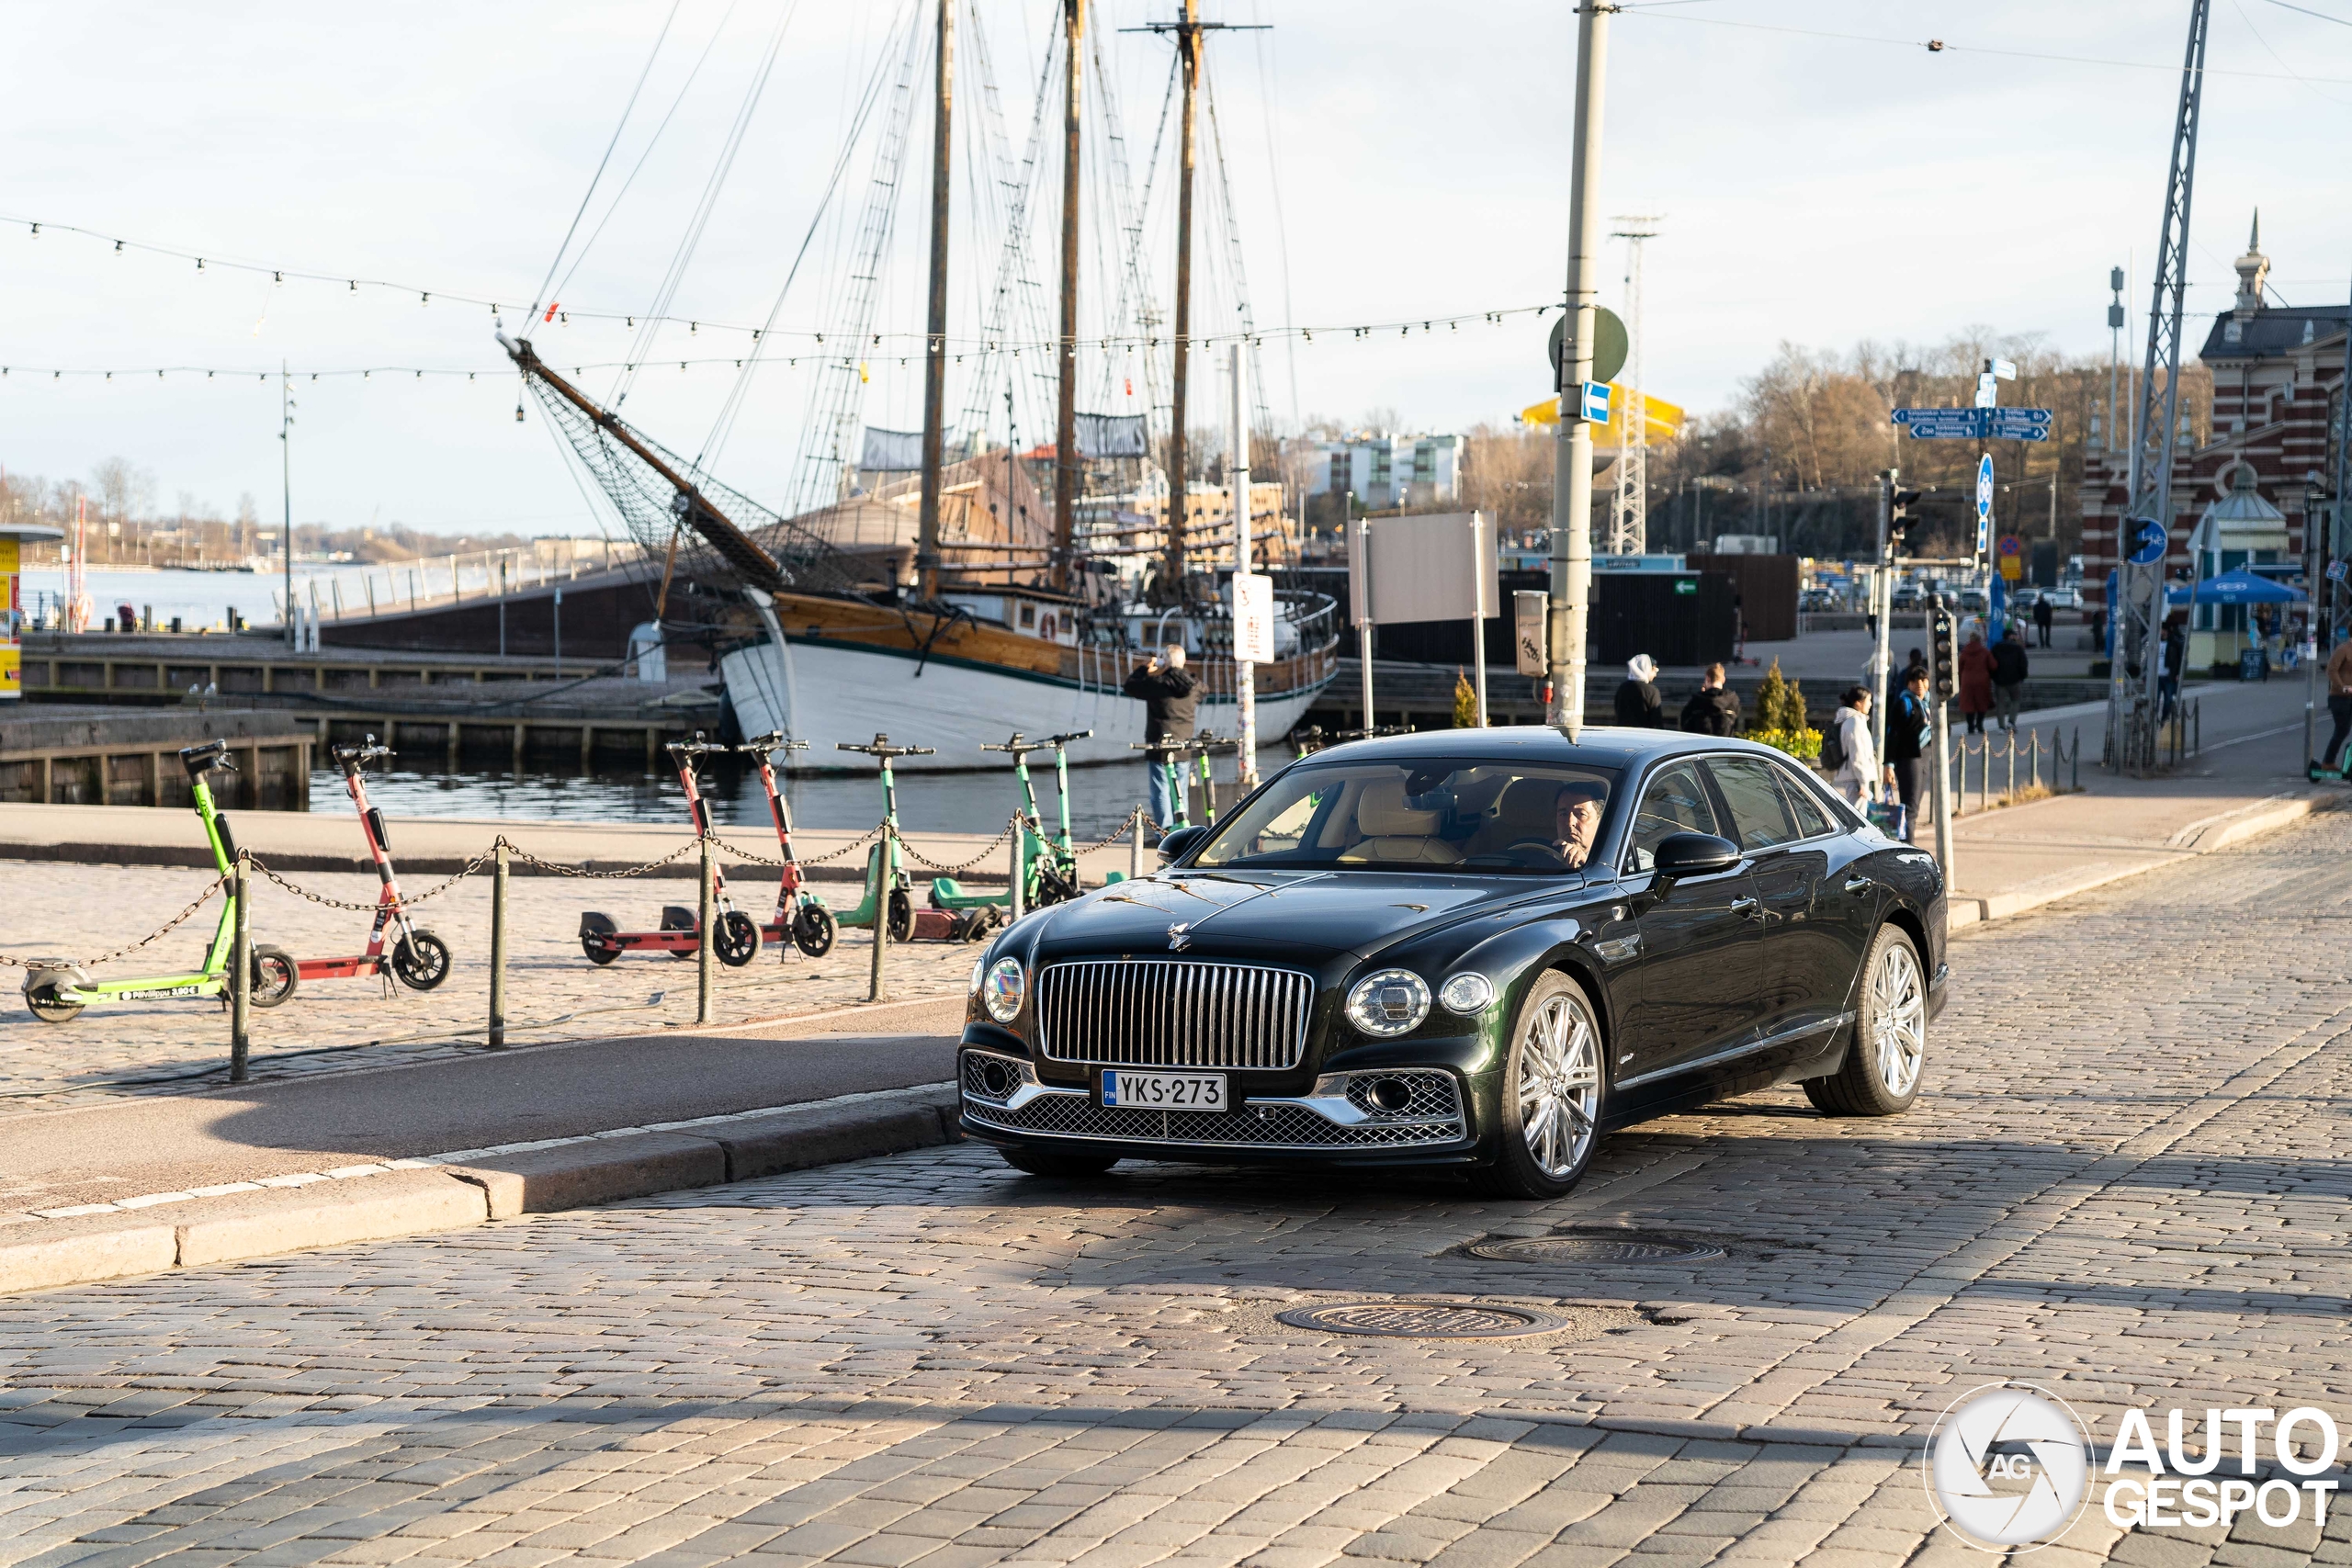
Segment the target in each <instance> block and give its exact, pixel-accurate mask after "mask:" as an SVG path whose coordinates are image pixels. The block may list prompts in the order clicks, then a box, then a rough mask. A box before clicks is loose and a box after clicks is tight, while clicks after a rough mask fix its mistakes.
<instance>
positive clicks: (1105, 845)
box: [1071, 811, 1159, 855]
mask: <svg viewBox="0 0 2352 1568" xmlns="http://www.w3.org/2000/svg"><path fill="white" fill-rule="evenodd" d="M1137 815H1138V814H1137V813H1136V812H1133V811H1130V812H1128V813H1127V814H1126V816H1125V817H1124V818H1121V819H1120V822H1119V825H1118V826H1117V827H1116V828H1114V829H1111V836H1110V837H1109V838H1107V839H1097V840H1094V842H1092V843H1091V844H1088V845H1087V846H1085V847H1084V848H1083V849H1078V850H1073V851H1071V853H1072V854H1080V855H1091V854H1092V853H1093V852H1095V851H1097V850H1107V849H1109V848H1110V847H1111V846H1112V845H1113V844H1115V843H1117V842H1118V841H1119V840H1121V839H1124V838H1125V837H1126V836H1127V829H1130V828H1133V827H1134V826H1135V825H1136V816H1137ZM1152 825H1153V826H1154V827H1158V826H1159V824H1158V823H1154V824H1152Z"/></svg>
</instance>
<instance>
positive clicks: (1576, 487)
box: [1365, 0, 1616, 741]
mask: <svg viewBox="0 0 2352 1568" xmlns="http://www.w3.org/2000/svg"><path fill="white" fill-rule="evenodd" d="M1615 9H1616V7H1615V6H1608V5H1604V4H1602V0H1583V3H1582V4H1581V5H1579V6H1577V98H1576V114H1577V118H1576V141H1575V143H1574V147H1573V150H1572V152H1571V155H1570V156H1571V161H1570V164H1569V169H1568V294H1567V311H1568V318H1567V331H1566V334H1565V341H1563V342H1562V344H1561V345H1560V394H1561V398H1560V423H1559V433H1558V434H1557V435H1556V437H1555V440H1554V445H1553V454H1554V468H1553V479H1552V581H1551V591H1552V593H1551V604H1550V607H1549V613H1548V615H1546V617H1545V625H1544V641H1545V645H1546V647H1545V664H1546V666H1547V668H1548V671H1549V674H1550V680H1551V686H1552V691H1551V697H1550V700H1549V701H1548V702H1547V703H1546V704H1545V705H1544V708H1545V711H1544V720H1545V722H1547V723H1550V724H1555V725H1558V726H1560V727H1562V728H1565V729H1566V731H1567V734H1568V739H1570V740H1571V741H1573V740H1576V739H1578V738H1580V737H1581V736H1582V735H1583V733H1584V643H1585V621H1586V611H1587V605H1588V602H1589V599H1590V597H1591V593H1592V426H1591V424H1590V423H1588V422H1587V421H1586V420H1585V419H1584V417H1583V414H1584V410H1583V409H1582V408H1580V407H1575V406H1571V403H1570V400H1571V399H1572V398H1576V397H1577V396H1578V395H1579V392H1580V389H1581V388H1582V386H1583V383H1585V382H1587V381H1589V380H1590V379H1592V350H1593V342H1592V336H1593V310H1594V307H1595V305H1596V304H1597V303H1598V300H1597V299H1596V298H1595V296H1596V295H1597V294H1598V293H1599V291H1600V290H1599V285H1600V265H1599V264H1600V256H1599V255H1598V254H1595V253H1596V251H1597V249H1598V247H1599V245H1600V232H1601V230H1600V109H1601V94H1602V89H1603V85H1604V81H1605V77H1604V71H1605V67H1606V65H1607V62H1608V49H1609V16H1610V13H1611V11H1613V10H1615ZM1365 727H1366V728H1371V723H1370V719H1369V718H1368V717H1367V719H1366V721H1365Z"/></svg>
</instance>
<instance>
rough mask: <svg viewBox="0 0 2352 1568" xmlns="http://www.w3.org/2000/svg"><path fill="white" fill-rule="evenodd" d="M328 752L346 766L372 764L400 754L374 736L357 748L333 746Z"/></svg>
mask: <svg viewBox="0 0 2352 1568" xmlns="http://www.w3.org/2000/svg"><path fill="white" fill-rule="evenodd" d="M327 751H328V754H329V755H330V756H332V757H334V760H335V761H338V762H343V763H346V764H349V763H363V762H372V761H376V760H377V759H378V758H379V757H396V756H398V755H399V754H400V753H399V752H397V751H394V750H392V749H391V748H390V747H389V746H386V745H383V744H381V743H379V741H378V740H377V739H376V738H375V737H374V736H372V735H370V736H369V737H368V739H366V740H365V741H364V742H362V743H361V744H359V745H357V746H331V747H329V748H327Z"/></svg>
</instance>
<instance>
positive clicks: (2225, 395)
mask: <svg viewBox="0 0 2352 1568" xmlns="http://www.w3.org/2000/svg"><path fill="white" fill-rule="evenodd" d="M2233 265H2235V267H2236V270H2237V275H2238V289H2237V298H2236V299H2235V300H2234V301H2233V304H2232V306H2231V308H2230V309H2229V310H2225V311H2223V312H2222V314H2221V315H2220V316H2218V317H2217V318H2215V320H2214V321H2213V323H2212V327H2211V330H2210V331H2209V332H2208V333H2207V334H2206V338H2205V344H2204V346H2203V347H2202V348H2200V349H2199V350H2198V355H2197V356H2198V358H2199V360H2201V361H2202V362H2203V363H2204V365H2205V366H2206V367H2207V368H2208V369H2210V370H2211V372H2212V375H2213V421H2212V430H2211V434H2210V435H2209V436H2208V437H2207V439H2206V440H2205V441H2204V443H2203V444H2202V445H2199V443H2198V441H2197V440H2196V439H2195V438H2194V437H2193V436H2191V437H2184V438H2183V439H2181V440H2180V441H2179V442H2178V443H2177V446H2176V447H2175V457H2174V460H2173V470H2172V528H2171V533H2172V540H2171V545H2170V547H2169V549H2168V551H2167V553H2166V557H2165V567H2166V572H2167V575H2168V576H2169V575H2171V574H2172V572H2173V570H2175V569H2183V568H2187V567H2188V566H2189V564H2190V555H2189V551H2190V548H2191V536H2192V535H2194V536H2196V547H2198V548H2199V549H2200V550H2202V551H2204V552H2205V558H2204V561H2203V563H2202V566H2203V574H2204V575H2207V576H2211V575H2213V574H2214V573H2215V572H2216V571H2227V570H2231V569H2233V568H2234V567H2238V566H2245V565H2249V564H2255V565H2258V564H2261V563H2263V562H2267V561H2300V560H2301V558H2302V551H2303V544H2304V532H2303V530H2304V520H2305V514H2306V513H2307V512H2308V511H2310V510H2311V509H2312V503H2313V502H2314V501H2317V502H2319V503H2320V505H2321V506H2322V507H2324V505H2325V497H2326V496H2327V494H2328V491H2329V490H2330V488H2331V485H2332V475H2333V473H2334V471H2335V449H2334V447H2333V446H2331V444H2330V442H2329V439H2328V432H2329V430H2330V428H2331V427H2332V426H2333V427H2336V428H2340V427H2341V424H2342V417H2341V412H2340V410H2341V405H2342V401H2343V395H2342V394H2343V379H2344V336H2345V328H2346V318H2347V315H2352V308H2347V307H2346V305H2344V304H2341V303H2338V304H2334V305H2318V306H2298V307H2289V306H2285V305H2274V304H2269V303H2267V302H2266V301H2265V299H2264V288H2263V285H2264V279H2265V277H2266V276H2267V274H2268V272H2269V270H2270V259H2269V258H2268V257H2267V256H2266V255H2264V254H2262V246H2261V224H2260V218H2259V216H2258V215H2257V217H2256V227H2255V232H2254V236H2253V238H2252V239H2251V240H2249V241H2248V243H2247V246H2246V254H2245V255H2243V256H2240V257H2239V258H2238V259H2237V261H2236V262H2235V263H2234V264H2233ZM2191 330H2194V329H2193V325H2192V327H2191ZM2130 479H2131V454H2130V452H2129V451H2127V450H2126V449H2125V445H2124V443H2123V442H2122V441H2121V440H2119V439H2116V438H2115V434H2114V433H2111V432H2110V433H2109V445H2107V446H2100V445H2099V444H2098V442H2097V441H2096V440H2095V441H2094V442H2093V443H2092V445H2091V447H2090V449H2089V450H2087V451H2086V453H2085V454H2084V459H2083V487H2082V505H2083V590H2084V600H2085V605H2086V610H2088V611H2090V612H2092V613H2096V612H2098V611H2101V610H2104V609H2105V608H2106V607H2107V606H2106V597H2107V574H2108V572H2109V570H2112V569H2113V568H2114V567H2115V565H2116V534H2117V528H2118V525H2119V522H2120V519H2121V518H2122V517H2123V515H2124V514H2125V513H2126V512H2127V511H2128V509H2129V508H2130V506H2131V494H2130V491H2129V489H2128V488H2127V487H2128V486H2129V484H2130ZM2208 513H2211V516H2210V518H2209V516H2208ZM2320 515H2321V516H2323V517H2324V512H2323V513H2320ZM2213 618H2214V616H2213V612H2212V611H2211V610H2210V609H2208V610H2207V611H2205V612H2204V613H2203V614H2201V615H2200V616H2199V622H2200V625H2201V624H2202V623H2203V622H2205V621H2208V620H2212V619H2213ZM2233 618H2238V619H2242V615H2241V616H2238V617H2231V616H2227V615H2224V616H2223V617H2222V619H2223V620H2230V619H2233ZM2216 629H2225V628H2222V627H2219V626H2217V627H2216ZM2199 640H2200V642H2204V641H2206V640H2207V639H2203V638H2200V639H2199ZM2205 652H2206V650H2205V649H2203V648H2199V649H2191V651H2190V660H2191V663H2192V665H2193V664H2194V663H2196V662H2197V661H2198V660H2199V655H2200V654H2203V653H2205ZM2226 652H2227V650H2226V649H2222V648H2218V647H2217V648H2213V649H2212V655H2222V656H2226ZM2208 657H2211V655H2208Z"/></svg>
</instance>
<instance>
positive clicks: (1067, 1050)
mask: <svg viewBox="0 0 2352 1568" xmlns="http://www.w3.org/2000/svg"><path fill="white" fill-rule="evenodd" d="M1314 1003H1315V977H1314V976H1311V975H1306V974H1302V973H1300V972H1299V971H1298V970H1295V969H1272V968H1266V967H1263V966H1261V965H1259V964H1193V963H1187V962H1185V961H1183V960H1182V959H1123V960H1116V961H1094V960H1085V961H1080V962H1077V963H1063V964H1047V965H1046V967H1045V968H1044V969H1042V970H1041V971H1039V972H1038V976H1037V1043H1038V1045H1039V1046H1040V1047H1041V1048H1042V1049H1043V1050H1044V1052H1045V1054H1046V1055H1047V1056H1049V1057H1051V1058H1053V1059H1054V1060H1055V1061H1057V1062H1085V1063H1090V1064H1093V1065H1098V1066H1117V1067H1235V1068H1242V1069H1249V1068H1264V1069H1269V1070H1276V1071H1279V1070H1282V1069H1285V1068H1290V1067H1295V1066H1298V1064H1299V1061H1300V1058H1301V1057H1302V1056H1303V1055H1305V1054H1306V1016H1307V1013H1308V1011H1309V1010H1310V1009H1311V1008H1312V1007H1313V1006H1314Z"/></svg>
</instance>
